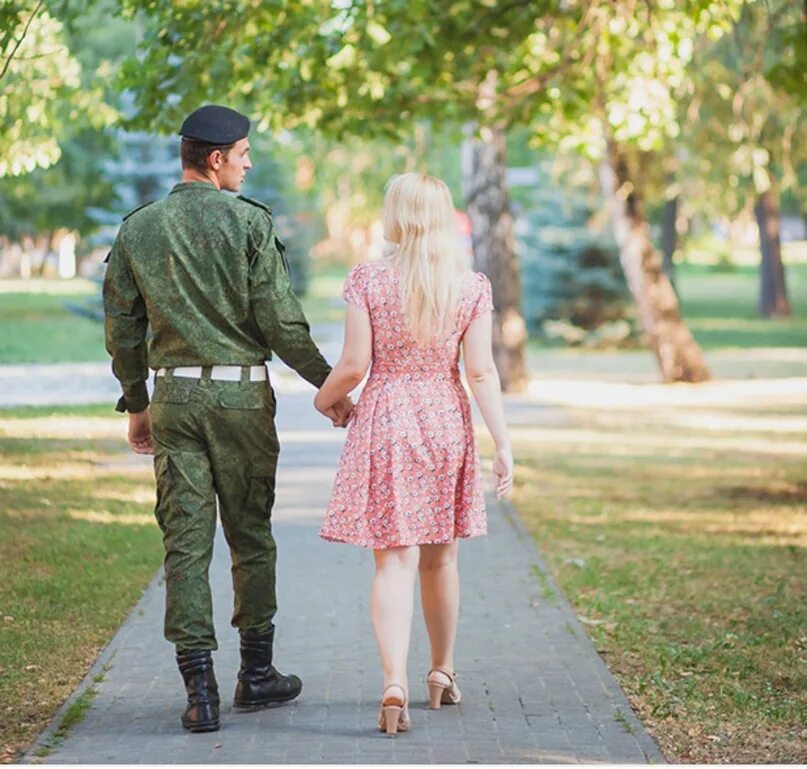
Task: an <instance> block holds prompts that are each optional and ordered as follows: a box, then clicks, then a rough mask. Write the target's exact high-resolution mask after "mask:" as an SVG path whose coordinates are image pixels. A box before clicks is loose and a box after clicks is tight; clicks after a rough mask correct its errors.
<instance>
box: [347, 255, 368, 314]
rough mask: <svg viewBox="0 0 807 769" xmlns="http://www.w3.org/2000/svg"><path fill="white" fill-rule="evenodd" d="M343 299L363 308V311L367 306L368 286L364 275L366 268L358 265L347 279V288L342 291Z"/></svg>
mask: <svg viewBox="0 0 807 769" xmlns="http://www.w3.org/2000/svg"><path fill="white" fill-rule="evenodd" d="M342 298H343V299H344V300H345V301H346V302H347V303H348V304H353V305H356V307H361V308H362V309H363V310H366V309H368V306H367V286H366V281H365V275H364V268H363V266H362V265H360V264H357V265H356V266H355V267H354V268H353V269H352V270H351V271H350V272H349V273H348V274H347V278H345V287H344V288H343V289H342Z"/></svg>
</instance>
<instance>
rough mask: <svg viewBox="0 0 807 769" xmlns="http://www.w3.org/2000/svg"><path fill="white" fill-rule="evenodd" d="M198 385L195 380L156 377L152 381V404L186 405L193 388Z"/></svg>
mask: <svg viewBox="0 0 807 769" xmlns="http://www.w3.org/2000/svg"><path fill="white" fill-rule="evenodd" d="M197 384H198V381H197V380H195V379H185V380H182V379H170V380H169V379H166V378H165V377H156V379H155V381H154V395H153V396H152V399H151V402H152V403H188V402H189V401H190V399H191V394H192V393H193V390H194V387H196V385H197Z"/></svg>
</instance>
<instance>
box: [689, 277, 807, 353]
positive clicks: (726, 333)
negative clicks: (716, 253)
mask: <svg viewBox="0 0 807 769" xmlns="http://www.w3.org/2000/svg"><path fill="white" fill-rule="evenodd" d="M785 270H786V280H787V289H788V297H789V299H790V308H791V312H792V315H791V316H790V317H789V318H770V319H765V318H760V317H759V313H758V311H757V301H758V294H759V269H758V268H756V267H750V266H745V267H733V268H732V267H728V268H720V267H712V266H708V265H696V264H683V265H679V266H678V267H677V268H676V285H677V288H678V294H679V299H680V303H681V313H682V315H683V317H684V320H685V321H686V322H687V325H688V326H689V328H690V330H691V331H692V334H693V335H694V337H695V340H696V341H697V342H698V343H699V344H700V345H701V346H702V347H703V348H704V349H706V350H715V349H719V348H727V347H743V348H750V347H804V346H807V264H791V265H788V266H787V267H786V268H785Z"/></svg>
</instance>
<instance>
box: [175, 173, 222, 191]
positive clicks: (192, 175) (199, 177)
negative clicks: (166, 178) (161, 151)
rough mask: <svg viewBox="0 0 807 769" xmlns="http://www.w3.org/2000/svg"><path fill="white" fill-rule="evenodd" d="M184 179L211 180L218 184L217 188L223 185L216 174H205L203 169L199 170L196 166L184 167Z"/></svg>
mask: <svg viewBox="0 0 807 769" xmlns="http://www.w3.org/2000/svg"><path fill="white" fill-rule="evenodd" d="M182 181H183V183H184V182H209V183H210V184H213V185H215V186H216V189H217V190H220V189H221V185H220V184H219V181H218V179H217V178H216V176H215V174H213V176H212V177H211V176H205V175H204V174H203V173H202V172H201V171H197V170H196V169H195V168H183V169H182Z"/></svg>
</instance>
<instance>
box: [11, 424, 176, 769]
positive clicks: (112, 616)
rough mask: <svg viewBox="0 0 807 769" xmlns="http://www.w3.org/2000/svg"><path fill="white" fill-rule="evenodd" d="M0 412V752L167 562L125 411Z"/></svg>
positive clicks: (143, 462)
mask: <svg viewBox="0 0 807 769" xmlns="http://www.w3.org/2000/svg"><path fill="white" fill-rule="evenodd" d="M23 413H24V414H25V415H26V416H25V417H24V418H16V417H17V416H19V414H17V415H15V414H14V413H13V412H4V414H3V415H2V417H0V606H2V610H1V611H0V721H2V728H1V729H0V754H2V755H4V756H8V757H9V759H10V758H11V757H13V756H14V755H15V754H16V753H17V752H18V751H20V750H22V749H24V748H25V747H26V746H27V745H28V744H29V743H30V741H31V739H32V738H33V737H35V736H36V735H37V734H38V733H39V732H41V731H42V729H43V728H44V727H45V726H46V725H47V722H48V721H49V720H50V718H51V717H52V716H53V713H54V712H55V711H56V709H57V708H58V707H59V705H60V704H61V703H62V702H64V700H65V699H66V698H67V697H68V696H69V695H70V693H71V692H72V691H73V690H74V689H75V687H76V685H77V684H78V683H79V681H80V680H81V678H82V677H83V676H84V674H85V673H86V672H87V670H88V669H89V667H90V665H92V663H93V662H94V660H95V659H96V657H97V655H98V653H99V651H100V650H101V649H102V648H103V647H104V645H105V644H106V643H107V642H108V640H109V638H110V637H111V635H112V633H113V632H114V630H115V629H116V628H117V627H118V626H119V625H120V623H121V622H122V621H123V619H124V617H125V616H126V614H127V612H128V611H129V610H130V608H131V606H132V605H133V604H134V603H135V601H136V600H137V599H138V598H139V597H140V595H141V593H142V590H143V588H144V587H145V586H146V585H147V584H148V582H149V580H150V579H151V578H152V577H153V575H154V573H155V572H156V570H157V568H158V567H159V564H160V561H161V559H162V548H161V546H160V532H159V528H158V527H157V524H156V522H155V520H154V514H153V511H154V489H153V477H152V470H151V463H150V459H149V458H147V457H136V456H134V455H133V454H131V453H130V452H128V448H127V446H126V442H125V419H117V420H115V419H109V418H106V417H103V418H97V417H93V416H90V415H86V416H79V417H75V416H65V415H57V416H47V415H43V416H42V417H39V418H37V417H35V416H32V415H31V413H30V410H25V411H24V412H23Z"/></svg>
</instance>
